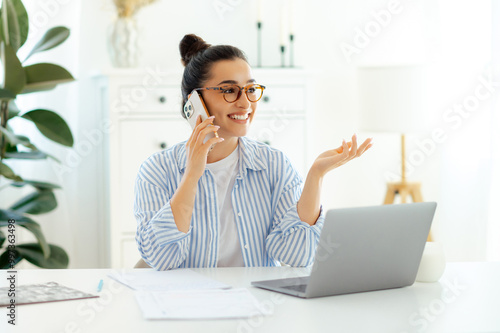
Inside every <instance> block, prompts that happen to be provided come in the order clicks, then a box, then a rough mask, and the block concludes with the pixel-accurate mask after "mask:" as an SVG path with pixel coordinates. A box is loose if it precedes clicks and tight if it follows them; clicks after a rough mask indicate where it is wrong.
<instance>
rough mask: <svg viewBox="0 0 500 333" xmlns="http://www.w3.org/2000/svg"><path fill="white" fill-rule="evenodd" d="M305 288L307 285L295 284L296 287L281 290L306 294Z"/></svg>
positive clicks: (285, 287) (286, 287)
mask: <svg viewBox="0 0 500 333" xmlns="http://www.w3.org/2000/svg"><path fill="white" fill-rule="evenodd" d="M306 287H307V284H296V285H293V286H283V287H282V288H284V289H290V290H295V291H300V292H303V293H305V292H306Z"/></svg>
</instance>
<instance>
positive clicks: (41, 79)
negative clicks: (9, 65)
mask: <svg viewBox="0 0 500 333" xmlns="http://www.w3.org/2000/svg"><path fill="white" fill-rule="evenodd" d="M24 71H25V72H26V86H25V87H24V90H23V91H22V92H21V94H28V93H32V92H37V91H45V90H51V89H54V88H55V87H56V86H57V85H58V84H61V83H66V82H70V81H74V78H73V76H72V75H71V74H70V73H69V72H68V71H67V70H66V69H65V68H63V67H61V66H58V65H54V64H48V63H41V64H35V65H31V66H26V67H24Z"/></svg>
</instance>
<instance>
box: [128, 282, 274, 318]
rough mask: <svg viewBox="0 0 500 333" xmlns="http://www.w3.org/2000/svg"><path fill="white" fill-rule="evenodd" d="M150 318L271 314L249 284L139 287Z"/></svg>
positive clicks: (146, 314) (243, 316)
mask: <svg viewBox="0 0 500 333" xmlns="http://www.w3.org/2000/svg"><path fill="white" fill-rule="evenodd" d="M135 296H136V299H137V302H138V303H139V306H140V307H141V309H142V314H143V315H144V318H146V319H236V318H248V317H252V316H258V315H267V314H270V312H269V311H267V310H265V309H263V308H262V307H261V306H259V304H258V302H257V299H255V297H254V296H253V295H252V294H251V293H250V292H249V291H248V290H247V289H245V288H237V289H226V290H220V289H219V290H217V289H213V290H191V291H160V292H150V291H139V292H136V295H135Z"/></svg>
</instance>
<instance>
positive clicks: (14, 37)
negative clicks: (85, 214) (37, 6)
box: [0, 0, 74, 269]
mask: <svg viewBox="0 0 500 333" xmlns="http://www.w3.org/2000/svg"><path fill="white" fill-rule="evenodd" d="M28 30H29V20H28V14H27V12H26V9H25V7H24V5H23V3H22V1H21V0H3V1H2V7H1V9H0V56H1V63H2V68H3V82H2V85H1V88H0V101H1V107H0V190H2V189H5V188H7V187H11V186H13V187H25V186H29V187H32V188H33V189H34V191H33V192H32V193H30V194H29V195H27V196H25V197H23V198H21V199H20V200H18V201H17V202H15V203H14V204H13V205H11V206H10V207H8V208H6V209H0V251H3V253H2V254H0V268H2V269H4V268H12V267H13V265H15V264H17V263H18V262H19V261H21V260H23V259H26V260H28V261H29V262H31V263H32V264H34V265H36V266H39V267H43V268H66V267H67V266H68V261H69V260H68V255H67V254H66V252H65V251H64V250H63V249H62V248H60V247H59V246H56V245H53V244H49V243H47V241H46V239H45V236H44V234H43V232H42V230H41V228H40V225H39V224H38V223H36V222H35V221H34V220H33V219H32V217H31V216H32V215H37V214H43V213H47V212H50V211H52V210H54V209H55V208H56V207H57V201H56V197H55V195H54V190H55V189H58V188H60V187H59V186H58V185H55V184H51V183H46V182H40V181H36V180H30V179H24V178H22V177H21V176H19V175H18V174H16V173H15V172H14V171H13V170H12V168H11V167H10V166H9V165H8V162H7V161H8V160H11V159H17V160H22V163H30V160H40V159H47V158H52V159H55V158H54V157H53V156H51V155H49V154H47V153H46V152H43V151H41V150H40V149H38V148H37V147H36V146H35V145H34V144H33V143H32V142H31V141H30V139H29V138H27V137H26V136H22V135H17V134H15V133H14V131H13V129H12V127H11V126H9V121H10V120H11V119H13V118H16V117H17V118H20V119H23V120H24V121H30V122H33V123H34V124H35V126H36V127H37V128H38V130H39V131H40V132H41V133H42V134H43V135H44V136H45V137H47V138H48V139H50V140H52V141H54V142H57V143H59V144H62V145H64V146H67V147H72V146H73V136H72V134H71V130H70V128H69V126H68V125H67V124H66V122H65V121H64V120H63V119H62V118H61V117H60V116H59V115H58V114H57V113H55V112H54V111H50V110H45V109H35V110H31V111H28V112H22V111H20V110H19V109H18V108H17V106H16V103H15V100H16V98H17V96H18V95H20V94H27V93H34V92H39V91H45V90H50V89H53V88H55V87H56V86H57V85H58V84H61V83H65V82H70V81H73V80H74V78H73V76H72V75H71V74H70V73H69V72H68V71H67V70H66V69H64V68H62V67H60V66H58V65H55V64H49V63H38V64H33V65H27V66H24V65H23V63H24V62H25V61H26V60H27V59H28V58H30V57H31V56H32V55H34V54H36V53H38V52H41V51H45V50H49V49H52V48H54V47H56V46H58V45H59V44H61V43H63V42H64V41H65V40H66V39H67V38H68V36H69V30H68V29H67V28H66V27H55V28H52V29H49V30H48V31H47V32H46V33H45V35H44V36H43V37H42V39H41V40H40V41H39V42H38V43H37V44H36V45H35V46H34V47H33V49H32V50H31V51H30V52H29V53H28V56H27V57H25V59H24V60H23V61H22V62H21V61H20V60H19V58H18V55H17V53H18V50H19V49H20V48H21V47H22V46H23V45H24V43H25V42H26V40H27V37H28ZM55 160H57V159H55ZM13 221H15V222H14V223H13ZM13 226H14V227H13ZM16 227H22V228H25V229H26V230H29V231H30V232H31V233H32V234H33V235H34V236H35V237H36V239H37V242H35V243H26V244H12V243H14V239H15V234H13V232H12V230H13V229H15V228H16ZM2 229H3V231H2ZM9 245H10V246H9Z"/></svg>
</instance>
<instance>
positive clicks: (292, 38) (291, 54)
mask: <svg viewBox="0 0 500 333" xmlns="http://www.w3.org/2000/svg"><path fill="white" fill-rule="evenodd" d="M294 37H295V36H294V35H293V34H290V51H289V52H290V67H293V66H294V65H293V62H294V59H293V40H294Z"/></svg>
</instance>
